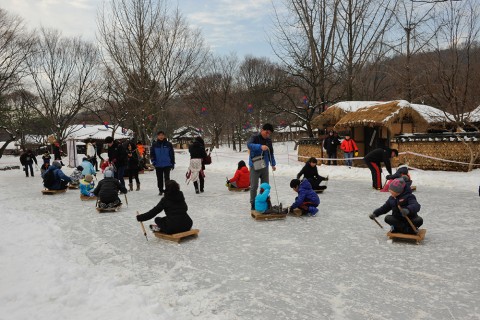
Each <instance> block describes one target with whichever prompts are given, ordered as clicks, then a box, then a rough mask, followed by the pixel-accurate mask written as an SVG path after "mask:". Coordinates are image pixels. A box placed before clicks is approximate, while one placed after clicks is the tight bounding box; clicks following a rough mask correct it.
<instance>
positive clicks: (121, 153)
mask: <svg viewBox="0 0 480 320" xmlns="http://www.w3.org/2000/svg"><path fill="white" fill-rule="evenodd" d="M108 159H109V161H110V162H113V163H114V164H115V166H116V167H123V166H126V165H127V151H126V150H125V148H124V147H123V145H122V144H121V143H119V142H118V141H114V142H113V144H112V146H111V147H108Z"/></svg>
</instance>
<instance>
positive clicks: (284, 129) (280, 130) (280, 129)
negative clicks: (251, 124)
mask: <svg viewBox="0 0 480 320" xmlns="http://www.w3.org/2000/svg"><path fill="white" fill-rule="evenodd" d="M305 131H307V129H305V128H304V127H298V126H295V127H294V126H285V127H278V128H277V129H275V132H276V133H290V132H305Z"/></svg>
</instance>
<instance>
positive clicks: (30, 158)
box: [20, 150, 38, 178]
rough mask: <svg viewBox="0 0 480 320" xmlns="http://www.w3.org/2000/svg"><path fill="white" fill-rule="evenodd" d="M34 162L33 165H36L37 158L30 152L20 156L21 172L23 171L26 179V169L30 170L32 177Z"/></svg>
mask: <svg viewBox="0 0 480 320" xmlns="http://www.w3.org/2000/svg"><path fill="white" fill-rule="evenodd" d="M34 161H35V165H37V164H38V162H37V158H36V157H35V155H34V154H33V152H32V150H27V151H25V152H24V153H22V155H21V156H20V163H21V164H22V165H23V167H24V168H23V170H24V171H25V175H26V176H27V178H28V169H29V168H30V175H31V176H32V177H33V176H34V175H33V162H34Z"/></svg>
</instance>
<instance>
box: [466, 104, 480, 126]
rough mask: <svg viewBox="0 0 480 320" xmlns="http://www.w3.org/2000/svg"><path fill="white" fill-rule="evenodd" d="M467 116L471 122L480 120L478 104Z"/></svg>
mask: <svg viewBox="0 0 480 320" xmlns="http://www.w3.org/2000/svg"><path fill="white" fill-rule="evenodd" d="M468 118H469V120H470V121H471V122H480V106H478V107H477V108H476V109H475V110H473V111H472V112H470V115H469V117H468Z"/></svg>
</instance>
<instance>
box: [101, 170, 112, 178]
mask: <svg viewBox="0 0 480 320" xmlns="http://www.w3.org/2000/svg"><path fill="white" fill-rule="evenodd" d="M103 176H104V177H105V178H113V171H112V170H105V172H104V173H103Z"/></svg>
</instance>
